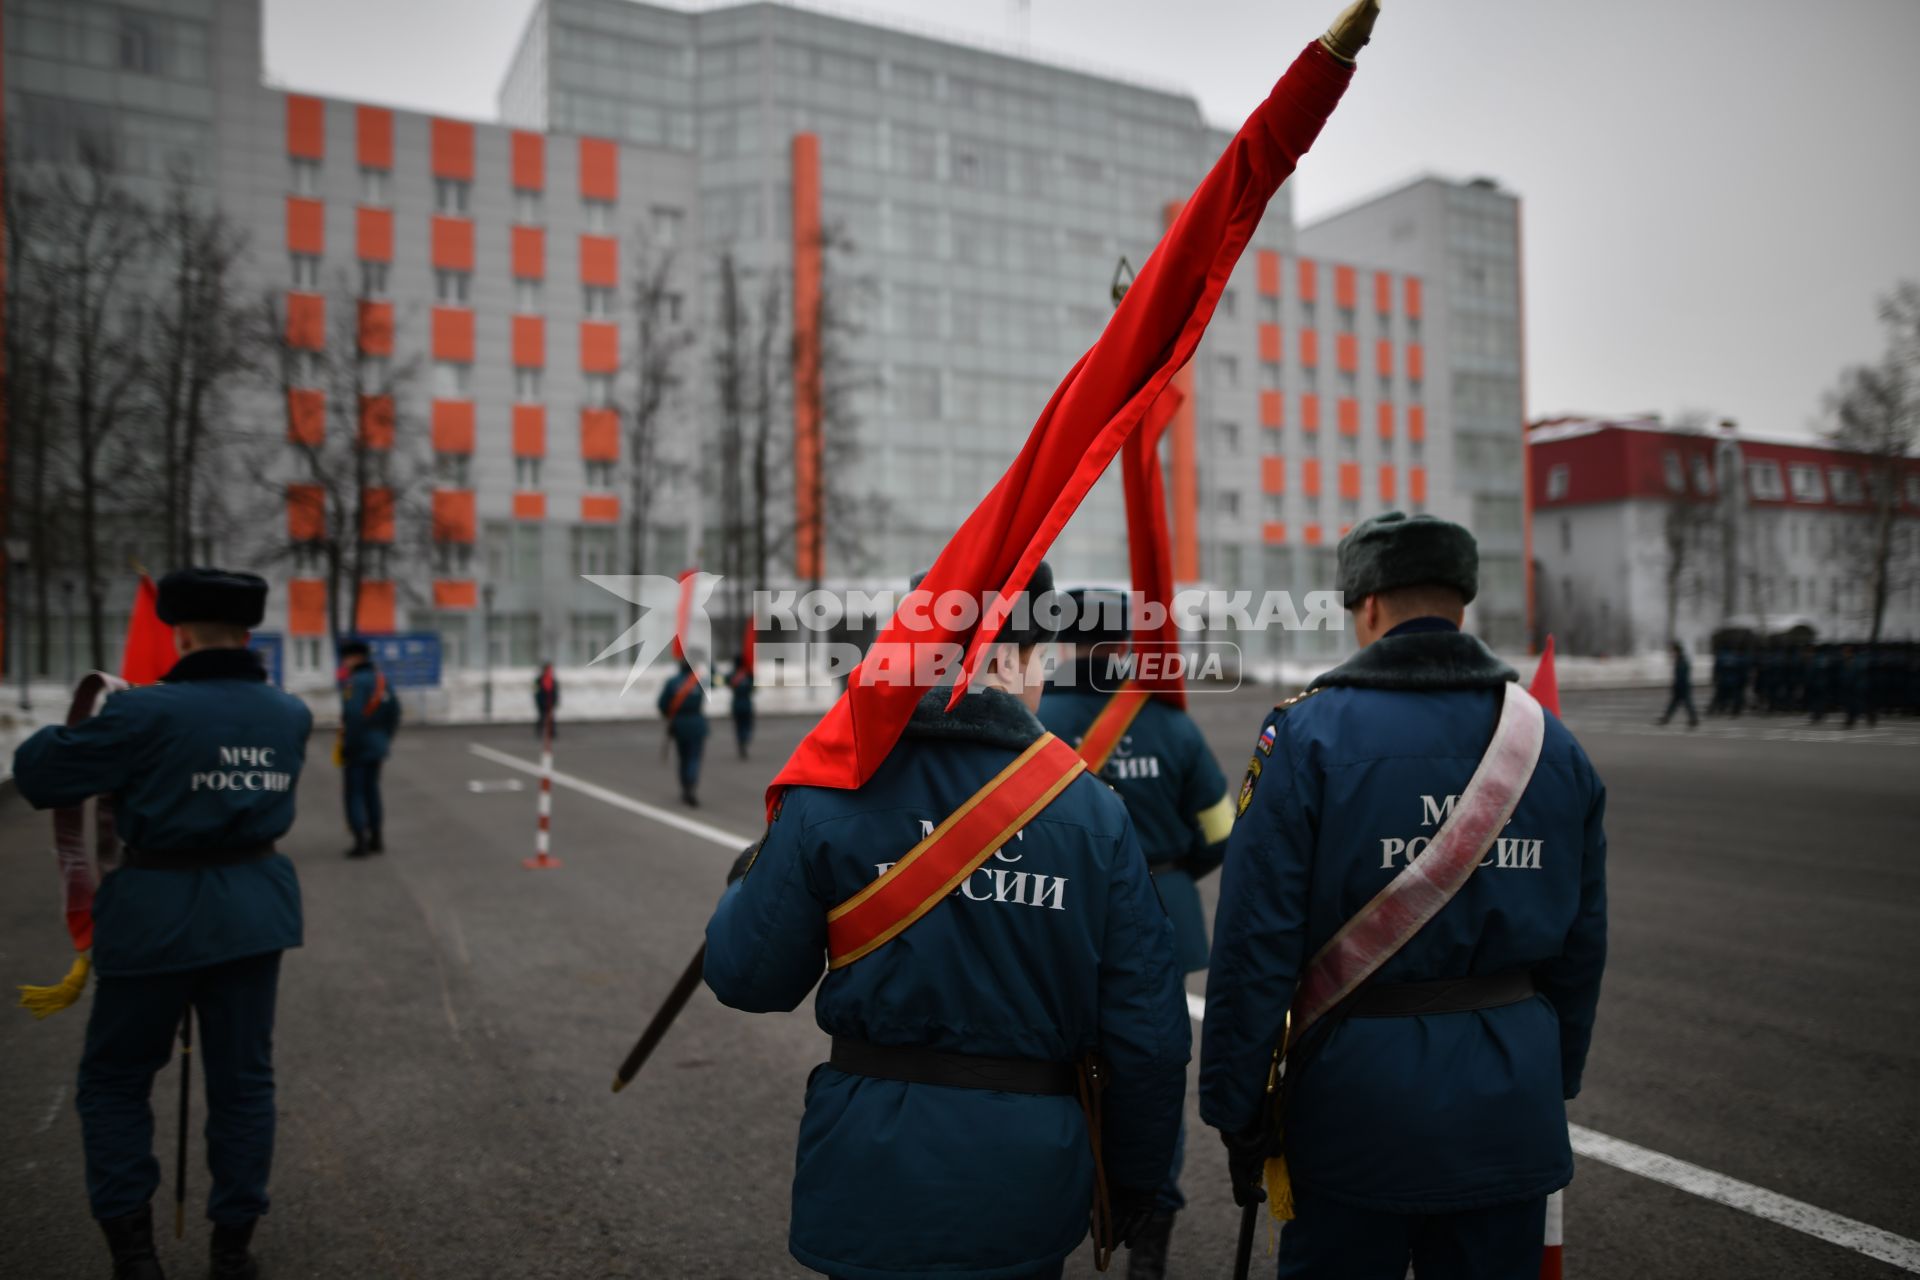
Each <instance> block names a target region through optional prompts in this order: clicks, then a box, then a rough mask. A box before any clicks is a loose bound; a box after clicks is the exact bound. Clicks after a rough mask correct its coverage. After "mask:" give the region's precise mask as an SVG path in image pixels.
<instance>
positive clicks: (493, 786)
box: [467, 778, 527, 795]
mask: <svg viewBox="0 0 1920 1280" xmlns="http://www.w3.org/2000/svg"><path fill="white" fill-rule="evenodd" d="M526 789H527V784H526V783H524V782H522V781H520V779H518V778H468V779H467V790H469V791H471V792H473V793H474V794H475V795H484V794H486V793H488V792H492V791H525V790H526Z"/></svg>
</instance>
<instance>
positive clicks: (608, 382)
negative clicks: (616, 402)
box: [580, 373, 613, 409]
mask: <svg viewBox="0 0 1920 1280" xmlns="http://www.w3.org/2000/svg"><path fill="white" fill-rule="evenodd" d="M580 381H581V385H582V387H583V391H582V393H581V400H582V401H583V402H584V403H585V404H586V406H587V408H589V409H608V408H611V407H613V375H612V374H610V373H589V374H587V375H586V376H585V377H583V378H581V380H580Z"/></svg>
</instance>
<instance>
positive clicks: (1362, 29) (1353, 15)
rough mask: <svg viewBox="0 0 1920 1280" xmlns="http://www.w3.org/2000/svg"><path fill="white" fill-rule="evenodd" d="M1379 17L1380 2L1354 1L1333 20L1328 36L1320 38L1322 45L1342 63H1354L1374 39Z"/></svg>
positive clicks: (1370, 0) (1377, 0) (1374, 0)
mask: <svg viewBox="0 0 1920 1280" xmlns="http://www.w3.org/2000/svg"><path fill="white" fill-rule="evenodd" d="M1379 17H1380V0H1353V3H1352V4H1350V5H1348V6H1347V7H1346V8H1345V9H1344V10H1342V11H1341V14H1340V16H1339V17H1337V18H1335V19H1334V20H1333V25H1332V26H1330V27H1328V28H1327V34H1325V35H1323V36H1321V37H1320V43H1321V44H1323V45H1325V46H1326V49H1327V52H1328V53H1330V54H1332V55H1333V56H1334V57H1336V58H1338V59H1340V61H1342V62H1346V63H1352V62H1353V61H1354V60H1355V59H1357V58H1358V57H1359V56H1360V50H1361V49H1363V48H1365V47H1366V43H1367V41H1368V40H1370V39H1372V38H1373V24H1374V23H1375V22H1376V21H1378V20H1379Z"/></svg>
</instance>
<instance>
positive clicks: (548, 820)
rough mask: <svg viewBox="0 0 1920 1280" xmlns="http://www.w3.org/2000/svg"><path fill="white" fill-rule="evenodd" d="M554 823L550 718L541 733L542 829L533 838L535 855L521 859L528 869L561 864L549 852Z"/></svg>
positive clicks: (552, 866) (537, 869) (543, 869)
mask: <svg viewBox="0 0 1920 1280" xmlns="http://www.w3.org/2000/svg"><path fill="white" fill-rule="evenodd" d="M552 825H553V721H552V720H551V719H549V720H548V721H547V722H546V727H545V729H544V730H543V731H542V732H541V734H540V829H539V831H538V832H536V833H535V835H534V838H533V849H534V854H533V856H532V857H531V858H522V859H521V860H520V865H521V866H523V867H525V868H526V869H527V870H529V871H547V870H550V869H551V868H554V867H557V866H559V865H560V859H558V858H556V857H554V856H553V855H552V854H550V853H548V852H547V836H548V832H549V828H550V827H551V826H552Z"/></svg>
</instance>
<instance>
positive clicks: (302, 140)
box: [287, 93, 327, 160]
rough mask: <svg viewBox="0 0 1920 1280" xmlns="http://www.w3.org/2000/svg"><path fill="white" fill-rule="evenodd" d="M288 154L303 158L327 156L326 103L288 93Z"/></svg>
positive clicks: (318, 158)
mask: <svg viewBox="0 0 1920 1280" xmlns="http://www.w3.org/2000/svg"><path fill="white" fill-rule="evenodd" d="M287 154H288V155H290V156H298V157H299V158H300V159H302V160H321V159H324V158H325V157H326V154H327V104H326V103H324V102H322V101H320V99H318V98H309V97H306V96H304V95H303V94H298V93H290V94H288V95H287Z"/></svg>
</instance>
